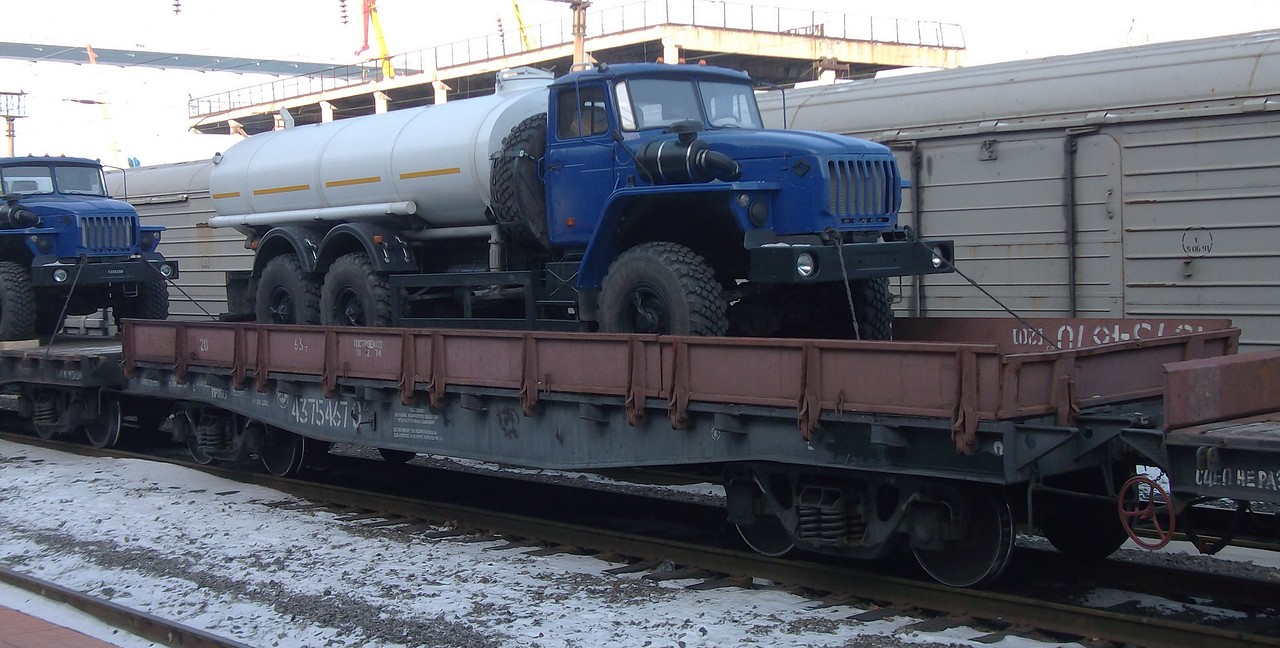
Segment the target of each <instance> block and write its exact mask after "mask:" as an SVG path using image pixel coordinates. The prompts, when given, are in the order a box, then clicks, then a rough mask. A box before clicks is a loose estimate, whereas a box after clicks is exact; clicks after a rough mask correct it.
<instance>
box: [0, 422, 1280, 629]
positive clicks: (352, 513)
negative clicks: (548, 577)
mask: <svg viewBox="0 0 1280 648" xmlns="http://www.w3.org/2000/svg"><path fill="white" fill-rule="evenodd" d="M0 438H4V439H6V440H10V441H15V442H18V443H27V444H30V445H39V446H43V447H51V448H55V449H59V450H64V451H71V452H77V453H80V454H86V455H95V456H113V457H120V456H139V455H132V454H130V453H125V452H119V451H101V450H95V449H92V448H88V447H86V446H82V445H74V444H65V443H57V442H47V441H42V440H39V439H35V438H33V437H30V436H25V435H11V434H0ZM143 458H148V459H154V457H143ZM165 461H170V462H171V463H178V464H182V465H188V464H187V463H186V462H181V461H173V460H165ZM189 467H196V468H200V469H202V470H205V471H206V472H209V473H212V474H215V475H217V476H220V477H223V478H227V479H232V480H237V481H241V482H244V483H252V484H257V485H261V486H265V487H269V488H272V489H276V490H279V491H281V492H284V493H288V494H290V495H292V496H294V497H296V498H300V499H302V500H305V501H307V502H308V503H306V504H301V505H298V504H294V503H289V504H285V503H280V504H279V506H282V507H283V506H293V507H302V508H327V509H330V510H332V511H334V512H336V513H337V514H338V516H339V519H340V520H341V521H343V522H345V523H348V524H353V525H360V526H361V527H363V528H365V529H368V530H369V531H371V532H378V533H405V534H415V539H418V540H422V541H439V540H445V539H448V538H458V537H469V538H477V537H479V538H488V539H496V538H502V539H505V540H506V541H507V544H506V545H499V546H498V547H497V548H498V549H503V548H516V547H528V548H529V550H531V551H534V552H538V553H556V552H571V553H583V552H585V553H592V554H595V555H597V556H600V557H602V558H608V559H610V560H613V561H617V562H621V563H624V564H623V565H622V566H620V567H618V568H615V569H613V570H611V571H613V572H614V573H620V572H637V571H641V572H647V575H646V578H651V579H654V580H666V579H672V578H692V579H695V581H696V583H695V584H694V585H692V586H691V587H697V588H713V587H726V586H733V587H751V586H752V584H753V583H755V582H759V581H760V580H766V581H771V582H773V583H778V584H784V585H786V586H788V587H791V588H796V589H799V590H802V591H805V592H807V593H808V594H809V595H810V596H812V597H815V598H820V599H822V600H824V601H826V602H828V603H841V604H848V605H853V606H855V607H860V608H865V609H866V611H865V612H863V613H860V614H858V615H856V616H855V617H854V618H855V619H856V620H858V621H872V620H876V619H880V618H884V617H886V616H911V617H918V618H921V619H923V620H922V621H921V622H919V623H917V624H915V626H913V629H916V630H919V631H921V632H926V631H935V632H936V631H941V630H943V629H946V628H949V627H955V626H968V627H973V628H978V629H980V632H986V633H987V634H986V635H984V636H982V637H979V638H977V640H978V641H996V640H999V638H1001V637H1003V636H1005V635H1007V634H1015V635H1021V636H1037V635H1038V634H1043V635H1047V636H1050V637H1054V638H1066V639H1098V640H1106V641H1113V642H1120V643H1125V644H1132V645H1151V646H1173V645H1197V646H1212V645H1249V644H1252V645H1278V646H1280V637H1277V636H1276V635H1274V634H1270V635H1268V634H1265V633H1266V632H1268V631H1269V630H1270V631H1271V632H1274V629H1272V628H1269V627H1267V624H1265V623H1263V624H1255V625H1254V626H1253V627H1237V628H1221V627H1210V626H1206V625H1202V624H1198V623H1194V622H1187V621H1182V620H1178V619H1170V618H1153V617H1152V616H1151V615H1150V614H1144V613H1140V612H1124V611H1116V610H1100V609H1094V608H1090V607H1087V606H1084V605H1072V604H1066V603H1062V602H1060V601H1056V600H1048V599H1046V598H1037V597H1036V596H1034V595H1032V594H1027V593H1017V592H1012V591H975V590H957V589H953V588H948V587H944V586H940V585H936V584H933V583H928V582H922V581H915V580H910V579H904V578H899V577H895V576H891V575H885V574H877V573H874V572H871V571H867V570H862V569H854V568H850V567H847V566H844V565H833V564H830V563H829V562H814V561H805V560H786V559H773V558H765V557H761V556H759V555H757V554H754V553H749V552H745V551H738V550H734V549H728V548H724V547H714V546H706V545H705V544H697V543H691V542H682V541H676V540H671V539H663V538H655V537H650V536H645V535H641V534H636V533H625V532H617V531H613V530H609V529H604V528H599V527H598V526H597V527H592V526H583V525H579V524H573V523H569V522H562V521H548V520H544V519H538V518H534V517H530V516H525V515H519V514H514V513H510V512H503V511H496V510H491V509H486V508H481V507H476V506H458V505H452V504H447V503H441V502H429V501H424V500H422V499H419V498H412V497H404V496H397V495H388V494H387V493H385V492H371V491H366V490H357V489H350V488H342V487H336V486H333V485H331V484H321V483H313V482H305V481H300V480H294V479H279V478H275V477H271V476H268V475H265V474H259V473H246V472H242V471H239V470H227V469H221V468H216V467H197V466H189ZM1108 564H1110V563H1108ZM1142 569H1146V568H1138V567H1133V568H1130V567H1121V568H1118V569H1117V568H1116V566H1115V565H1112V567H1111V568H1109V569H1104V570H1102V574H1101V575H1100V574H1094V575H1093V577H1094V578H1097V579H1099V580H1101V581H1103V582H1105V583H1106V584H1108V585H1109V586H1114V587H1124V586H1125V585H1124V584H1123V583H1125V582H1129V583H1132V582H1134V581H1135V579H1136V580H1137V581H1138V582H1142V583H1147V584H1148V588H1149V589H1150V588H1151V581H1150V580H1149V579H1152V578H1156V576H1155V575H1154V574H1159V573H1160V570H1155V571H1151V570H1148V571H1147V575H1142V573H1141V572H1140V570H1142ZM1166 571H1167V570H1166ZM1108 573H1109V574H1112V575H1113V576H1114V578H1112V579H1111V580H1106V579H1107V578H1108V577H1106V576H1105V574H1108ZM1162 578H1165V579H1166V580H1165V581H1162V582H1160V583H1155V585H1154V588H1155V590H1156V591H1161V588H1166V587H1169V585H1168V583H1171V582H1172V583H1178V582H1181V583H1182V584H1186V583H1187V581H1188V578H1187V576H1186V575H1185V574H1176V573H1173V574H1166V575H1165V576H1163V577H1162ZM1194 580H1196V581H1200V582H1204V583H1208V582H1209V580H1210V579H1208V578H1201V577H1196V578H1195V579H1194ZM1213 582H1214V583H1215V585H1214V588H1215V591H1218V592H1231V591H1236V592H1248V593H1249V594H1250V595H1252V596H1255V597H1259V598H1256V599H1255V600H1263V601H1265V600H1273V601H1274V600H1280V594H1278V593H1277V590H1276V589H1275V586H1272V585H1267V584H1259V583H1257V582H1254V581H1247V582H1246V581H1241V580H1238V579H1236V580H1233V579H1230V578H1226V577H1222V578H1215V579H1213ZM1163 591H1164V592H1165V593H1166V595H1169V592H1171V591H1172V590H1168V589H1165V590H1163ZM1180 591H1186V590H1185V588H1184V589H1183V590H1180ZM1197 591H1199V590H1197ZM1188 595H1196V594H1194V593H1192V594H1188Z"/></svg>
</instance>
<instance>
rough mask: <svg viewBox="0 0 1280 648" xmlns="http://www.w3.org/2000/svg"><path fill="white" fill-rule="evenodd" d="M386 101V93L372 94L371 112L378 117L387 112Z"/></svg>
mask: <svg viewBox="0 0 1280 648" xmlns="http://www.w3.org/2000/svg"><path fill="white" fill-rule="evenodd" d="M388 99H389V97H387V93H385V92H375V93H373V112H374V113H376V114H379V115H381V114H382V113H384V112H387V101H388Z"/></svg>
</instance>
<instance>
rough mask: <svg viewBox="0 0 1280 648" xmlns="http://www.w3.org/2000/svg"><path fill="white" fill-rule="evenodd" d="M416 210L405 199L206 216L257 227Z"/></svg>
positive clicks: (214, 221)
mask: <svg viewBox="0 0 1280 648" xmlns="http://www.w3.org/2000/svg"><path fill="white" fill-rule="evenodd" d="M417 212H418V205H417V204H415V203H414V202H413V201H411V200H405V201H400V202H386V203H373V204H369V205H347V206H345V207H319V208H316V209H289V210H285V211H274V212H262V213H259V214H237V215H232V216H211V217H210V218H209V227H246V226H247V227H258V226H262V225H284V224H287V223H314V222H316V221H346V220H370V219H375V218H384V217H386V216H412V215H413V214H416V213H417Z"/></svg>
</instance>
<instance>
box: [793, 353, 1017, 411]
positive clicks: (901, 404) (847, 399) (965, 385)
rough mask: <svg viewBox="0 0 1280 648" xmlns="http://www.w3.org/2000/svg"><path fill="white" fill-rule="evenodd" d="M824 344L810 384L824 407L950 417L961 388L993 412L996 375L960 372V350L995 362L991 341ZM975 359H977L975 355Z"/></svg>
mask: <svg viewBox="0 0 1280 648" xmlns="http://www.w3.org/2000/svg"><path fill="white" fill-rule="evenodd" d="M865 344H867V346H864V347H854V346H849V347H835V348H824V349H822V350H821V353H820V354H819V356H818V361H819V362H820V366H819V367H818V368H817V369H818V372H817V377H818V378H819V383H818V384H817V385H811V386H810V388H812V389H814V390H815V391H816V393H817V395H818V401H819V403H821V406H822V408H823V409H824V410H832V411H836V412H841V411H862V412H881V413H886V414H903V415H911V416H926V417H938V418H947V419H950V418H952V417H953V415H955V414H956V412H957V409H958V407H959V402H960V399H961V396H962V393H963V392H966V391H972V393H973V395H974V399H973V403H972V404H973V406H974V407H975V409H976V410H977V411H979V412H981V413H982V414H984V415H985V416H984V418H990V417H991V416H992V415H993V414H994V412H995V407H994V404H995V403H994V401H993V400H992V399H993V397H994V396H995V395H996V394H997V393H998V391H999V384H998V382H997V381H996V376H995V375H993V374H991V373H990V372H989V371H987V372H983V371H979V372H978V373H977V374H976V380H973V378H974V377H973V376H971V377H968V378H967V377H966V376H965V373H966V372H965V370H964V369H965V367H964V364H963V356H964V353H965V352H969V353H971V354H972V355H973V356H974V357H975V358H981V357H983V356H986V357H987V359H988V362H986V363H983V364H985V365H986V367H987V368H994V367H995V366H996V363H995V358H994V352H995V349H994V348H992V347H984V346H960V345H938V344H900V343H895V344H891V345H889V346H884V345H880V344H877V343H865ZM979 362H980V363H981V361H979Z"/></svg>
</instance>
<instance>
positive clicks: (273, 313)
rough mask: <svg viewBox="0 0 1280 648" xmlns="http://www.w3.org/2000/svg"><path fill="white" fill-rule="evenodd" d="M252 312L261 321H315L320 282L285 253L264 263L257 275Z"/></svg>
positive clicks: (295, 322) (305, 322)
mask: <svg viewBox="0 0 1280 648" xmlns="http://www.w3.org/2000/svg"><path fill="white" fill-rule="evenodd" d="M255 301H256V306H255V314H256V316H257V320H258V322H260V323H262V324H319V323H320V285H319V284H317V283H316V282H315V281H312V280H311V279H308V278H307V277H306V275H304V274H303V272H302V264H301V263H299V262H298V258H297V257H295V256H293V255H291V254H285V255H282V256H278V257H276V258H274V259H272V260H270V261H268V262H267V267H265V268H263V270H262V276H261V277H259V278H258V292H257V296H256V300H255Z"/></svg>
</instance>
